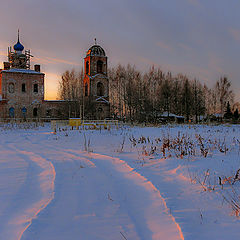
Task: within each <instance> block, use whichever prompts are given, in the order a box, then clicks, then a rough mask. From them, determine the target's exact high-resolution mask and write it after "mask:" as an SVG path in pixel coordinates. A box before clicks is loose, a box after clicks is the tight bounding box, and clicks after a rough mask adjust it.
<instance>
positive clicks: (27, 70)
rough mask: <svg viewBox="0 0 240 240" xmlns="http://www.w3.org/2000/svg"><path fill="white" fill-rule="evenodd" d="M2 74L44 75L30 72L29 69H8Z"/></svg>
mask: <svg viewBox="0 0 240 240" xmlns="http://www.w3.org/2000/svg"><path fill="white" fill-rule="evenodd" d="M2 72H6V73H25V74H39V75H42V74H44V73H41V72H36V71H34V70H31V69H20V68H10V69H8V70H2Z"/></svg>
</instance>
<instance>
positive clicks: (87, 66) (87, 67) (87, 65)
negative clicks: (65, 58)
mask: <svg viewBox="0 0 240 240" xmlns="http://www.w3.org/2000/svg"><path fill="white" fill-rule="evenodd" d="M85 72H86V74H89V62H88V61H87V62H86V71H85Z"/></svg>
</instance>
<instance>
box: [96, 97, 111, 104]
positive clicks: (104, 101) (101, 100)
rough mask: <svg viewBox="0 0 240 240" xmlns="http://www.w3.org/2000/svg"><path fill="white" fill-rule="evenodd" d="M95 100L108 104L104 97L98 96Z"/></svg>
mask: <svg viewBox="0 0 240 240" xmlns="http://www.w3.org/2000/svg"><path fill="white" fill-rule="evenodd" d="M96 102H101V103H107V104H109V101H108V100H106V99H105V98H103V97H98V98H97V99H96Z"/></svg>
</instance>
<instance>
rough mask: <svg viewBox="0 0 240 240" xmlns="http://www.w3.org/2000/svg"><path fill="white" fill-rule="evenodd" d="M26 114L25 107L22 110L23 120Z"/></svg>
mask: <svg viewBox="0 0 240 240" xmlns="http://www.w3.org/2000/svg"><path fill="white" fill-rule="evenodd" d="M26 113H27V109H26V108H25V107H23V108H22V116H23V118H24V119H26Z"/></svg>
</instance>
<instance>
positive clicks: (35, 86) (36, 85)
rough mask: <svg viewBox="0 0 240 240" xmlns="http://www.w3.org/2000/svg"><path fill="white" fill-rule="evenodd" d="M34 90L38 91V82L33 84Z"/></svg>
mask: <svg viewBox="0 0 240 240" xmlns="http://www.w3.org/2000/svg"><path fill="white" fill-rule="evenodd" d="M33 92H35V93H38V84H34V85H33Z"/></svg>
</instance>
